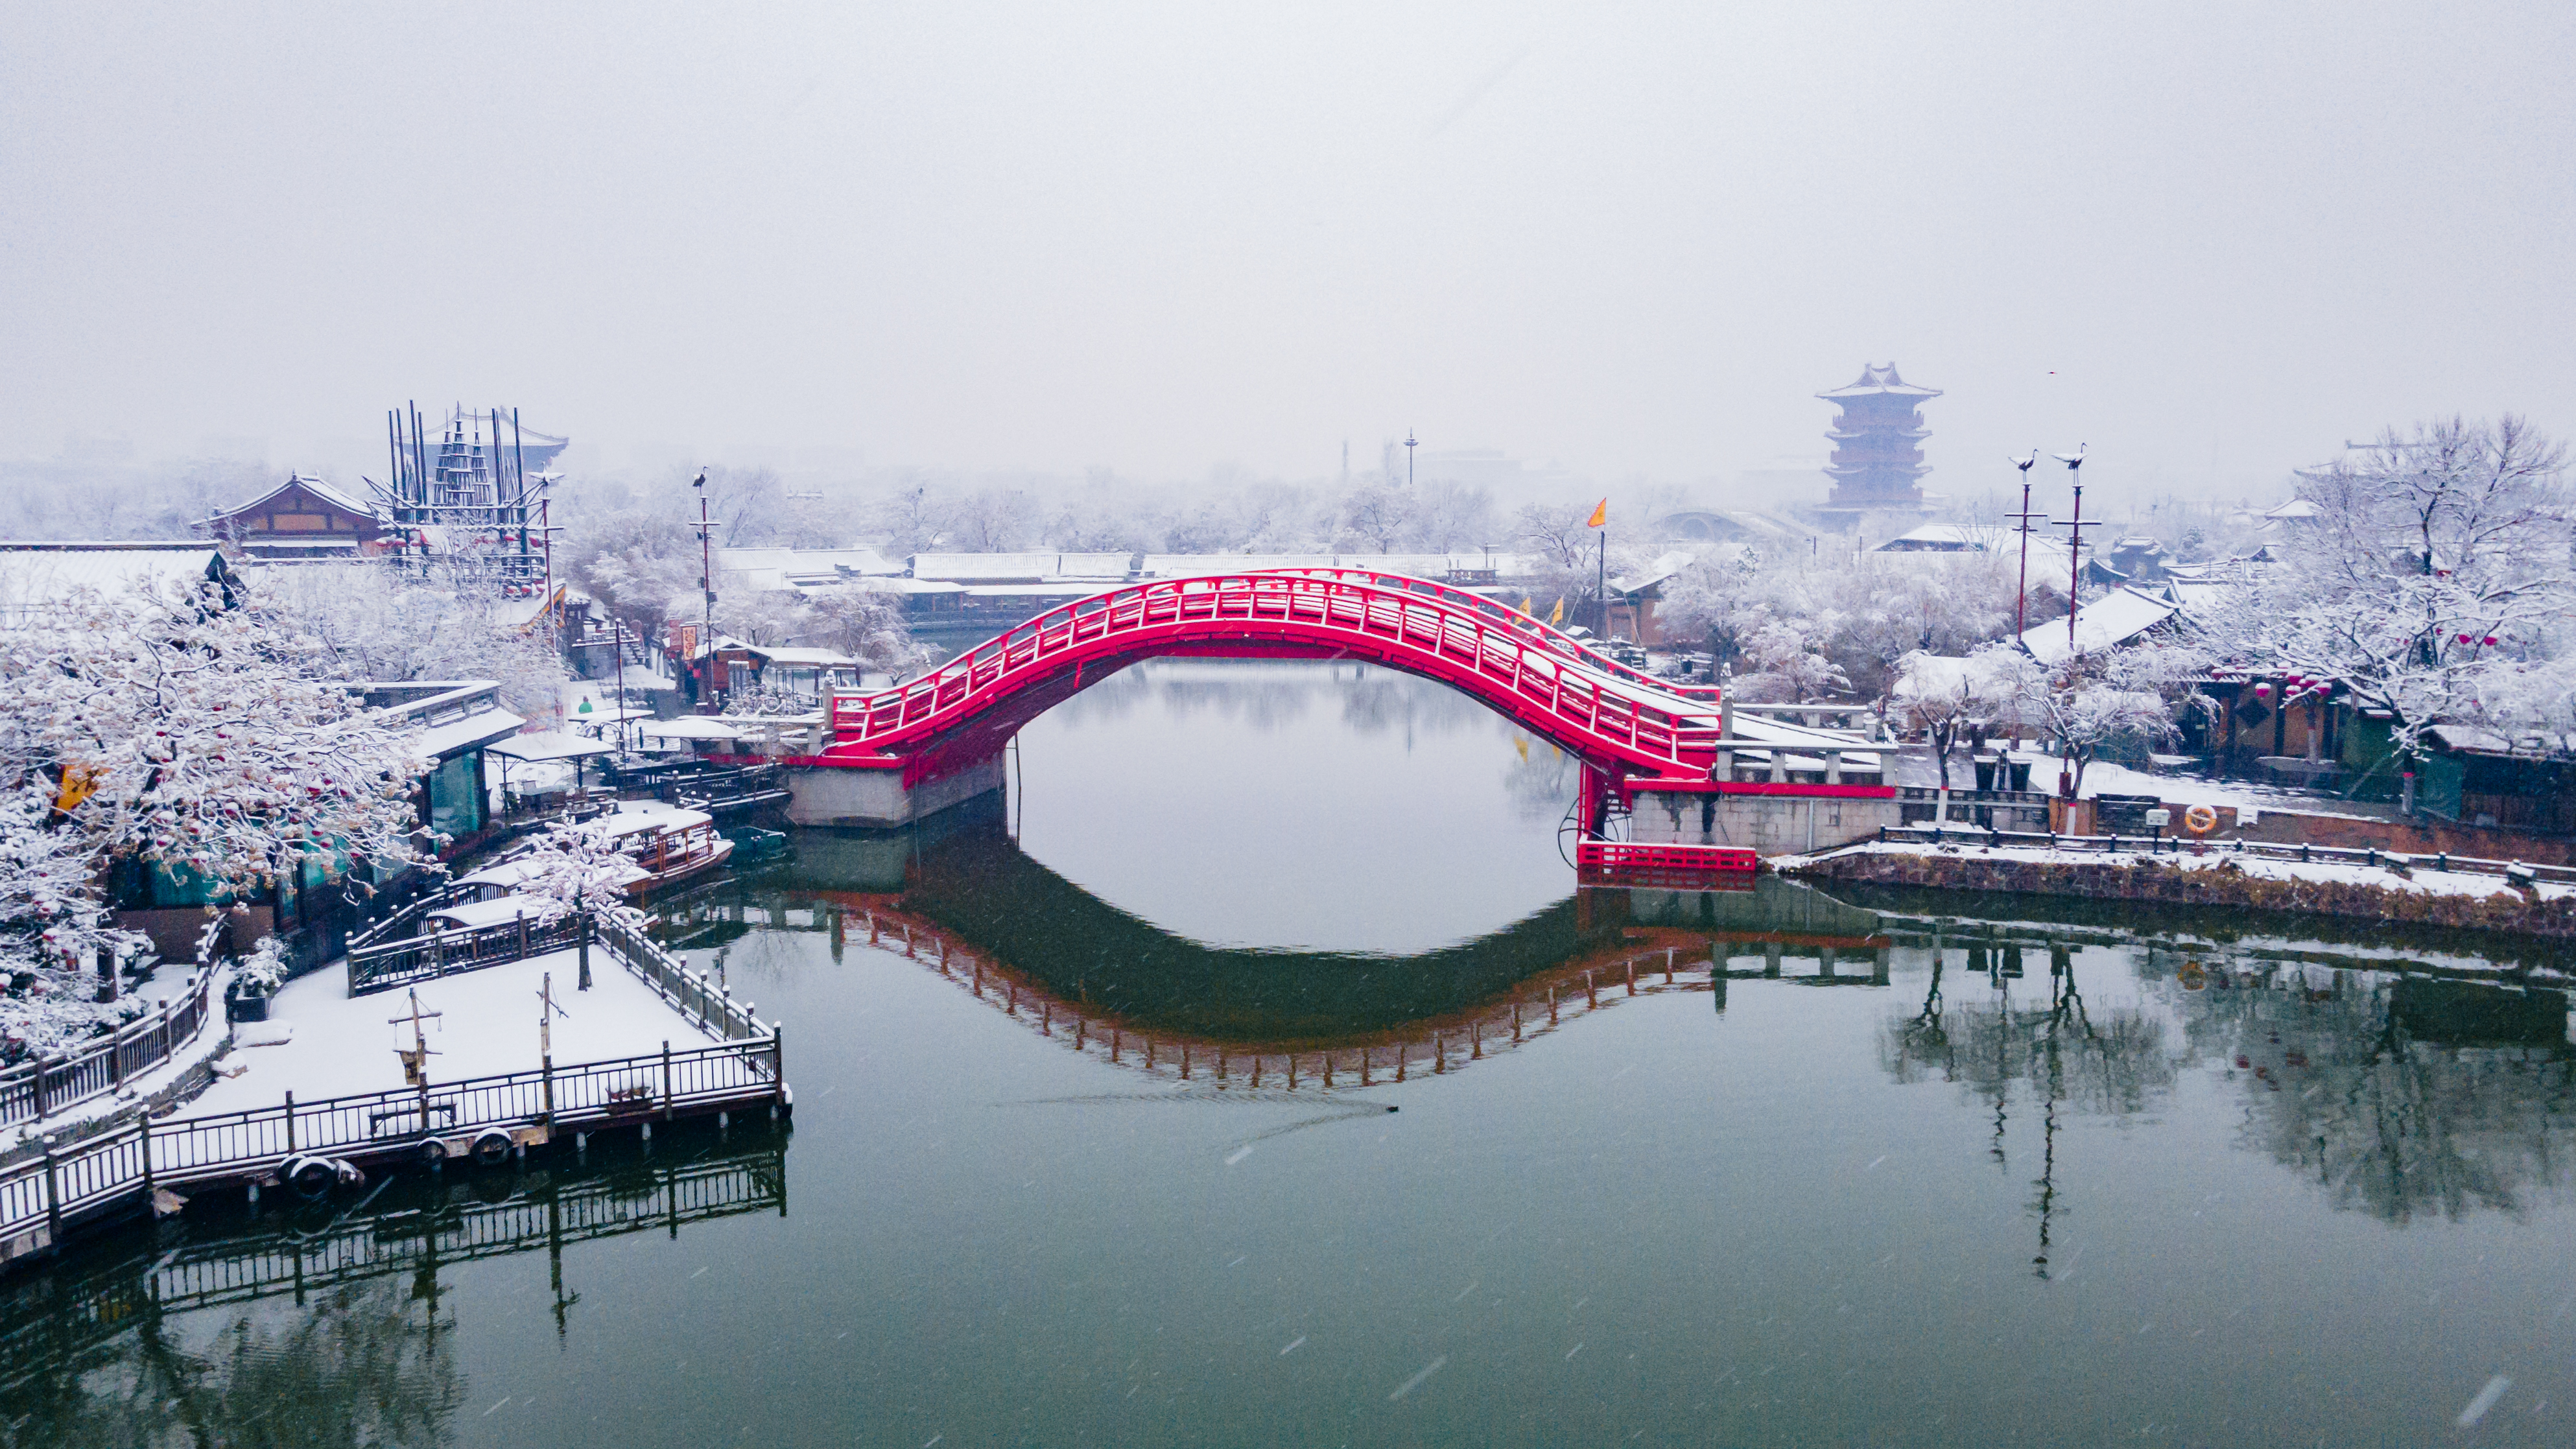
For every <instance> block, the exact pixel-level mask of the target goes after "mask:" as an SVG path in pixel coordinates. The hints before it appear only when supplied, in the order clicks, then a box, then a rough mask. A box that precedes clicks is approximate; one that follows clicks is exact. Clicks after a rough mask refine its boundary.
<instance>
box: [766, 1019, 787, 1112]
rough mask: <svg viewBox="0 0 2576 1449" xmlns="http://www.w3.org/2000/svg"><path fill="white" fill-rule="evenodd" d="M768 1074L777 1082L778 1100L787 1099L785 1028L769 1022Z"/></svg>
mask: <svg viewBox="0 0 2576 1449" xmlns="http://www.w3.org/2000/svg"><path fill="white" fill-rule="evenodd" d="M769 1074H770V1076H771V1078H772V1079H773V1080H775V1081H776V1082H777V1083H778V1100H780V1101H782V1102H784V1101H786V1100H787V1028H786V1027H784V1026H781V1025H779V1024H778V1023H776V1022H771V1023H770V1024H769Z"/></svg>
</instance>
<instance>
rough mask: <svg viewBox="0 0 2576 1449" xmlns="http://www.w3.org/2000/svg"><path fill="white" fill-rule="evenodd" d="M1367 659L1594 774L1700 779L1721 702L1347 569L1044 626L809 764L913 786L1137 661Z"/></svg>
mask: <svg viewBox="0 0 2576 1449" xmlns="http://www.w3.org/2000/svg"><path fill="white" fill-rule="evenodd" d="M1166 655H1202V656H1207V655H1213V656H1219V657H1224V658H1288V659H1361V660H1366V661H1368V662H1370V663H1374V664H1382V665H1385V666H1386V667H1388V668H1391V669H1401V670H1404V671H1405V672H1407V673H1410V674H1418V675H1422V676H1423V677H1425V678H1429V679H1436V680H1438V681H1440V682H1441V683H1443V684H1446V685H1449V686H1451V687H1452V688H1455V689H1458V690H1460V691H1462V692H1464V693H1466V694H1468V695H1471V696H1473V697H1474V698H1476V699H1477V700H1479V701H1482V702H1483V703H1484V704H1485V705H1486V706H1487V707H1488V708H1490V709H1492V710H1494V711H1495V712H1496V713H1498V714H1501V715H1504V716H1506V717H1508V718H1510V719H1511V720H1513V721H1514V722H1515V723H1518V724H1520V725H1522V726H1523V727H1525V728H1527V729H1529V730H1530V731H1532V732H1533V733H1535V734H1538V735H1540V736H1541V737H1543V738H1545V739H1547V740H1548V741H1550V742H1551V743H1553V744H1555V745H1556V746H1557V747H1558V748H1560V749H1562V750H1565V751H1566V752H1568V753H1569V754H1572V755H1575V756H1576V757H1578V758H1580V759H1582V760H1583V761H1585V762H1586V763H1588V764H1592V765H1595V766H1599V767H1603V768H1609V769H1617V770H1619V771H1620V772H1621V773H1624V774H1628V775H1643V776H1675V777H1682V776H1688V777H1691V778H1694V779H1699V780H1705V779H1706V778H1707V777H1708V772H1709V767H1710V765H1711V764H1712V763H1713V762H1714V761H1715V759H1716V741H1717V739H1718V735H1719V728H1720V720H1719V705H1718V697H1717V691H1716V690H1715V689H1714V688H1707V687H1700V688H1690V687H1686V686H1676V685H1674V684H1671V683H1669V682H1667V681H1664V680H1659V679H1654V678H1652V677H1650V676H1647V675H1645V674H1641V673H1639V672H1638V671H1636V670H1634V669H1630V668H1628V667H1626V666H1625V665H1621V664H1618V663H1616V662H1614V661H1612V660H1610V659H1607V658H1604V657H1603V656H1601V655H1599V654H1596V653H1594V652H1592V651H1591V650H1588V649H1586V648H1584V647H1583V646H1582V645H1581V644H1579V643H1577V642H1576V641H1575V640H1573V639H1571V638H1569V637H1567V636H1566V635H1564V634H1562V633H1560V632H1558V631H1557V630H1555V629H1552V628H1550V627H1549V626H1547V625H1545V624H1542V623H1540V622H1538V621H1537V620H1535V619H1532V618H1529V617H1528V616H1526V615H1523V614H1519V613H1516V612H1514V611H1512V610H1510V609H1506V608H1504V607H1503V606H1501V605H1500V604H1497V603H1495V602H1494V601H1493V600H1491V599H1487V598H1484V597H1482V596H1480V595H1477V594H1471V593H1468V592H1466V591H1465V590H1462V589H1454V588H1451V587H1449V586H1447V585H1445V584H1436V583H1431V582H1429V581H1427V580H1423V579H1411V578H1404V577H1401V576H1397V575H1390V574H1376V573H1364V572H1357V571H1349V570H1323V571H1303V570H1297V571H1262V572H1250V573H1241V574H1222V575H1216V576H1213V577H1200V578H1185V579H1165V580H1156V581H1152V582H1147V583H1140V584H1132V585H1128V586H1126V587H1124V588H1117V589H1112V590H1109V591H1108V592H1105V593H1102V594H1098V595H1095V596H1093V597H1091V598H1088V599H1082V600H1078V601H1076V602H1074V603H1070V604H1065V605H1062V606H1060V607H1058V608H1055V609H1052V610H1049V611H1048V612H1046V613H1044V614H1041V615H1039V616H1038V617H1036V618H1034V619H1031V620H1029V621H1028V622H1026V623H1024V624H1021V625H1019V626H1018V627H1016V628H1014V629H1012V630H1010V631H1009V632H1007V633H1004V634H1002V635H1000V636H999V637H997V638H994V639H991V640H989V641H987V642H985V643H984V644H982V645H980V646H978V647H976V648H974V649H970V650H968V651H967V652H965V653H963V654H961V655H959V656H958V657H957V658H955V659H953V660H951V661H949V662H948V663H947V664H945V665H942V666H941V667H939V668H938V669H935V670H932V671H931V672H929V673H927V674H925V675H923V676H921V677H920V678H919V679H915V680H912V681H910V682H908V683H905V684H902V685H899V686H897V687H895V688H892V689H887V690H883V691H880V692H878V693H875V694H866V695H846V694H845V695H839V696H836V697H834V699H833V701H832V712H831V718H830V720H829V721H828V726H827V728H828V738H829V740H830V743H829V744H828V745H827V746H826V747H825V749H824V751H823V753H822V756H821V758H819V759H816V760H814V761H812V762H811V763H815V764H825V765H846V766H856V767H859V768H871V767H873V768H878V769H884V768H889V767H893V766H896V765H900V766H901V767H902V768H903V769H904V771H905V775H906V783H912V782H914V781H916V780H919V779H924V778H936V777H937V776H939V775H941V774H943V773H946V772H947V771H948V770H949V769H953V768H955V767H956V766H957V765H960V764H963V763H966V762H970V761H973V760H978V759H982V758H984V757H986V756H988V755H991V754H992V753H993V752H994V751H995V750H996V749H997V748H999V747H1000V745H1001V743H1002V742H1003V741H1004V740H1007V739H1008V738H1009V737H1010V736H1011V734H1012V733H1013V732H1015V731H1016V730H1018V729H1019V728H1020V726H1022V725H1024V724H1026V723H1027V722H1028V721H1029V720H1031V719H1033V718H1035V717H1036V716H1037V715H1039V714H1041V713H1043V712H1044V711H1045V710H1046V709H1047V708H1048V707H1050V706H1052V705H1054V704H1056V703H1058V702H1059V701H1061V700H1063V699H1064V698H1066V697H1067V696H1069V695H1071V694H1073V693H1075V692H1076V691H1078V690H1080V689H1081V688H1082V687H1083V686H1084V684H1086V683H1096V682H1097V681H1099V680H1101V679H1105V678H1107V677H1108V676H1109V675H1111V674H1112V673H1115V672H1116V671H1117V670H1119V669H1120V668H1123V667H1124V666H1126V665H1128V664H1131V663H1133V662H1135V661H1137V660H1139V659H1148V658H1154V657H1157V656H1166Z"/></svg>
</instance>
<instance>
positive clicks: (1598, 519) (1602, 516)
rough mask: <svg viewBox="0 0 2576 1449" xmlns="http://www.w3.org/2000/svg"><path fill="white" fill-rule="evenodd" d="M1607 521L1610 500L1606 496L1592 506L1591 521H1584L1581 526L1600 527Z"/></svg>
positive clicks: (1608, 518) (1608, 520) (1608, 519)
mask: <svg viewBox="0 0 2576 1449" xmlns="http://www.w3.org/2000/svg"><path fill="white" fill-rule="evenodd" d="M1609 522H1610V500H1609V499H1607V498H1604V499H1602V500H1601V502H1600V503H1599V504H1598V505H1596V506H1595V507H1594V508H1593V510H1592V519H1591V521H1590V522H1588V523H1586V524H1584V525H1583V526H1584V527H1586V528H1601V527H1604V526H1606V525H1607V524H1608V523H1609Z"/></svg>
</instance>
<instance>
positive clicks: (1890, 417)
mask: <svg viewBox="0 0 2576 1449" xmlns="http://www.w3.org/2000/svg"><path fill="white" fill-rule="evenodd" d="M1940 395H1941V389H1939V388H1937V387H1917V386H1915V385H1914V384H1912V383H1910V382H1907V381H1906V380H1905V379H1904V378H1902V377H1899V376H1897V374H1896V364H1895V363H1893V362H1891V363H1889V364H1888V365H1887V366H1885V367H1871V366H1869V365H1867V364H1863V365H1862V367H1861V370H1860V380H1859V381H1857V382H1854V383H1852V384H1851V385H1850V386H1848V387H1838V388H1835V389H1834V390H1833V391H1831V392H1820V393H1818V394H1816V396H1818V397H1820V398H1823V399H1824V400H1825V401H1827V402H1829V403H1832V404H1834V405H1835V406H1836V407H1838V408H1840V409H1842V411H1841V413H1840V414H1839V415H1838V416H1836V417H1835V419H1834V426H1833V431H1831V432H1829V433H1827V434H1825V436H1826V437H1827V438H1829V439H1831V440H1832V441H1833V445H1834V456H1833V458H1832V460H1831V461H1829V462H1828V463H1826V465H1825V471H1826V472H1827V473H1829V474H1831V475H1833V480H1834V492H1833V498H1832V501H1831V502H1829V503H1828V504H1826V511H1828V512H1832V513H1842V514H1860V513H1922V512H1924V511H1925V509H1924V506H1923V486H1922V482H1921V480H1922V477H1923V475H1924V474H1926V473H1929V472H1931V471H1932V470H1931V469H1929V468H1926V467H1925V466H1923V449H1922V447H1921V444H1922V442H1923V440H1924V439H1925V438H1927V437H1929V436H1931V430H1930V429H1929V428H1926V427H1924V426H1923V415H1922V414H1921V413H1919V412H1917V411H1915V408H1916V406H1917V405H1918V404H1920V403H1921V402H1922V401H1923V400H1924V399H1925V398H1932V397H1939V396H1940Z"/></svg>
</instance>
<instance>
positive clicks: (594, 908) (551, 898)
mask: <svg viewBox="0 0 2576 1449" xmlns="http://www.w3.org/2000/svg"><path fill="white" fill-rule="evenodd" d="M512 864H514V865H516V866H517V867H518V868H519V869H520V870H521V871H522V872H524V874H523V875H522V877H521V879H520V883H519V887H518V893H519V894H520V895H523V896H526V897H527V898H529V899H530V900H531V901H534V902H537V903H539V904H538V909H537V912H536V914H535V915H534V916H532V917H531V918H530V923H531V924H534V925H540V926H542V925H550V924H552V923H554V922H556V921H559V920H562V919H563V918H564V917H565V916H568V915H571V914H572V913H574V912H576V911H588V912H590V913H591V914H592V915H594V916H606V917H612V918H615V919H618V920H623V921H626V922H627V923H629V924H641V923H642V921H643V919H644V913H643V912H642V911H640V910H637V909H636V908H635V907H633V906H631V905H629V904H627V901H626V887H627V886H628V885H629V884H631V883H632V882H635V881H638V880H641V879H643V878H644V876H645V874H646V871H645V869H644V867H642V866H640V865H638V864H636V863H635V859H634V857H632V856H630V855H628V854H626V853H625V852H624V851H623V850H621V849H619V848H618V845H617V842H616V841H615V840H614V839H612V838H611V837H610V835H609V833H608V827H607V826H606V825H604V824H600V823H596V822H586V823H566V824H560V825H555V826H552V827H549V828H548V829H547V831H546V833H545V834H544V835H542V836H540V837H538V839H537V843H536V847H535V848H534V849H532V850H530V851H528V852H527V853H526V854H524V855H520V856H517V857H515V858H514V859H513V861H512Z"/></svg>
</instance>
